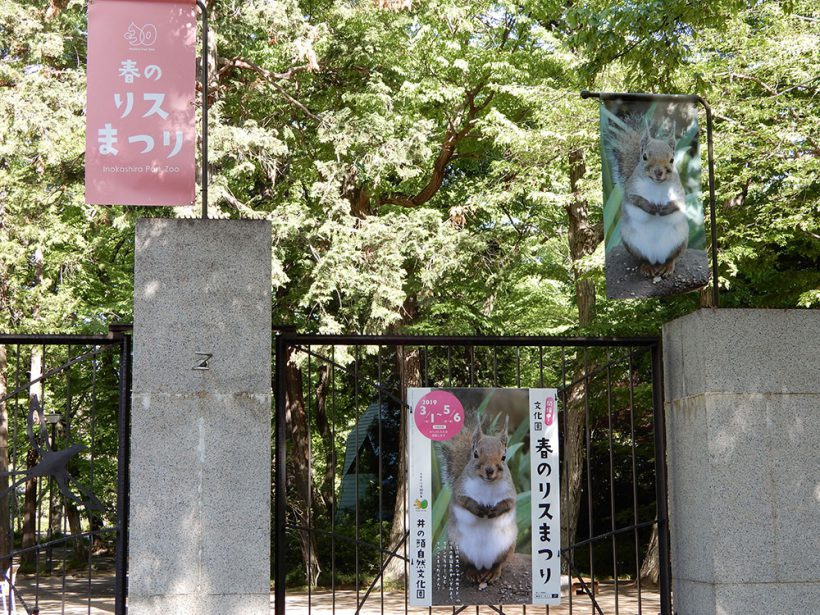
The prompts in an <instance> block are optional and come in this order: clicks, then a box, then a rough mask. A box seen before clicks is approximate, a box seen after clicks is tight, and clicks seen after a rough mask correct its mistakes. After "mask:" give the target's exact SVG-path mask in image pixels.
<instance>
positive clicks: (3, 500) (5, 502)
mask: <svg viewBox="0 0 820 615" xmlns="http://www.w3.org/2000/svg"><path fill="white" fill-rule="evenodd" d="M7 366H8V361H7V358H6V347H5V346H3V345H2V344H0V399H2V398H3V397H4V396H5V395H6V393H7V392H8V386H7V385H8V383H7V381H6V367H7ZM8 472H9V415H8V407H7V405H6V402H4V401H0V493H3V492H5V491H6V489H8V488H9V476H8ZM9 515H10V511H9V494H8V493H6V494H5V495H4V496H2V497H0V572H5V571H6V570H7V569H8V567H9V564H11V559H10V558H8V557H6V556H7V555H8V554H9V553H11V551H12V549H13V542H12V534H11V517H10V516H9Z"/></svg>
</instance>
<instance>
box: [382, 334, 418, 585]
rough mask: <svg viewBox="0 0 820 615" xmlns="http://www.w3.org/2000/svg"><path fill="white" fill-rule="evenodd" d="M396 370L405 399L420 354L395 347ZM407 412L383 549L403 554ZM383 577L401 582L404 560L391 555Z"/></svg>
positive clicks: (415, 381) (403, 416)
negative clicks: (390, 525) (386, 536)
mask: <svg viewBox="0 0 820 615" xmlns="http://www.w3.org/2000/svg"><path fill="white" fill-rule="evenodd" d="M396 371H397V372H398V374H399V397H401V399H403V400H405V403H406V400H407V388H408V387H417V386H420V385H421V356H420V355H419V351H418V349H415V350H410V351H408V350H407V349H406V348H405V347H404V346H396ZM406 420H407V411H406V408H404V407H403V408H402V409H401V426H400V427H399V429H400V431H401V433H400V434H399V470H398V476H397V477H396V481H397V485H396V504H395V506H394V507H393V526H392V527H391V528H390V538H389V539H388V541H387V548H388V549H389V550H390V551H391V552H392V551H394V550H395V551H396V554H397V555H403V554H404V548H403V547H399V545H400V544H401V542H402V540H404V535H405V532H406V531H407V505H406V504H407V502H406V500H407V455H406V454H405V451H406V450H407V423H406ZM384 580H385V581H386V582H390V583H403V582H404V560H403V559H401V558H399V557H393V558H391V559H390V560H389V562H388V563H387V567H386V568H385V571H384Z"/></svg>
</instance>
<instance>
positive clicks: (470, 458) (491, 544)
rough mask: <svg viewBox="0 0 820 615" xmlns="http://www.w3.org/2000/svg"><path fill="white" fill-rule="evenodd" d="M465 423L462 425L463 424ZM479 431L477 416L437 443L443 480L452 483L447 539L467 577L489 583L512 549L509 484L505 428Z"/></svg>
mask: <svg viewBox="0 0 820 615" xmlns="http://www.w3.org/2000/svg"><path fill="white" fill-rule="evenodd" d="M465 427H467V425H465ZM508 428H509V417H506V418H505V421H504V427H503V428H501V429H500V430H499V431H498V432H497V433H495V434H492V435H490V434H485V433H483V432H482V428H481V419H480V418H479V420H478V425H476V427H475V429H473V430H472V431H471V430H469V429H462V431H461V432H460V433H459V434H458V436H456V437H455V438H453V439H452V440H450V441H448V442H444V443H442V448H441V451H442V457H443V467H444V472H443V474H444V481H445V482H446V483H447V484H450V485H451V486H452V498H451V499H450V509H449V525H448V538H449V540H450V543H451V544H452V545H453V546H454V547H456V548H457V550H458V554H459V557H460V558H461V561H462V563H463V565H464V568H465V573H466V575H467V578H468V579H470V580H471V581H474V582H475V583H479V584H482V583H492V582H493V581H495V580H497V579H498V578H499V576H501V570H502V567H503V566H504V564H505V562H506V561H507V560H508V559H509V557H510V556H511V555H512V554H513V552H514V551H515V543H516V538H517V534H518V526H517V524H516V512H515V495H516V494H515V485H514V484H513V481H512V477H511V476H510V469H509V468H508V467H507V464H506V459H507V440H508V438H507V430H508Z"/></svg>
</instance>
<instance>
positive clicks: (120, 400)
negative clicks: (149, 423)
mask: <svg viewBox="0 0 820 615" xmlns="http://www.w3.org/2000/svg"><path fill="white" fill-rule="evenodd" d="M129 396H130V336H127V335H123V334H122V332H120V331H115V332H112V333H111V334H110V335H63V334H59V335H16V334H0V575H2V578H1V579H0V613H43V614H45V613H88V614H89V615H91V614H92V613H104V612H111V611H110V605H111V604H113V606H114V612H115V613H116V614H117V615H124V613H125V606H126V605H125V602H126V591H125V587H126V586H125V562H126V554H125V544H126V543H125V528H124V524H123V523H122V522H121V520H123V519H125V518H127V471H126V469H127V459H126V457H125V456H126V454H127V449H128V442H127V433H128V410H129ZM104 605H109V606H104ZM100 609H102V610H100Z"/></svg>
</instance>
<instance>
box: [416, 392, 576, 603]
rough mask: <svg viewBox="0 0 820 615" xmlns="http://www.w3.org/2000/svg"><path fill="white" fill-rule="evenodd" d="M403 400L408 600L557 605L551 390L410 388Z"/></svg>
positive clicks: (555, 453) (554, 423)
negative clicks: (406, 411) (411, 590)
mask: <svg viewBox="0 0 820 615" xmlns="http://www.w3.org/2000/svg"><path fill="white" fill-rule="evenodd" d="M408 403H409V406H410V413H411V417H410V419H409V420H408V421H407V423H408V443H409V466H410V467H409V477H410V481H409V491H410V503H411V506H410V517H409V520H410V536H409V540H410V543H409V544H408V555H409V559H410V562H409V563H410V571H411V574H410V582H411V585H413V586H414V587H415V590H414V592H415V593H413V594H412V595H411V604H413V605H417V606H428V605H429V606H432V605H464V604H501V603H503V604H558V600H559V599H560V576H561V575H560V544H559V543H560V533H561V532H560V513H559V510H558V508H559V500H560V494H559V492H560V488H559V484H558V474H559V472H558V468H559V463H558V421H557V407H556V403H557V402H556V393H555V390H554V389H483V388H469V389H457V388H454V389H409V390H408ZM551 481H552V482H551Z"/></svg>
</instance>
